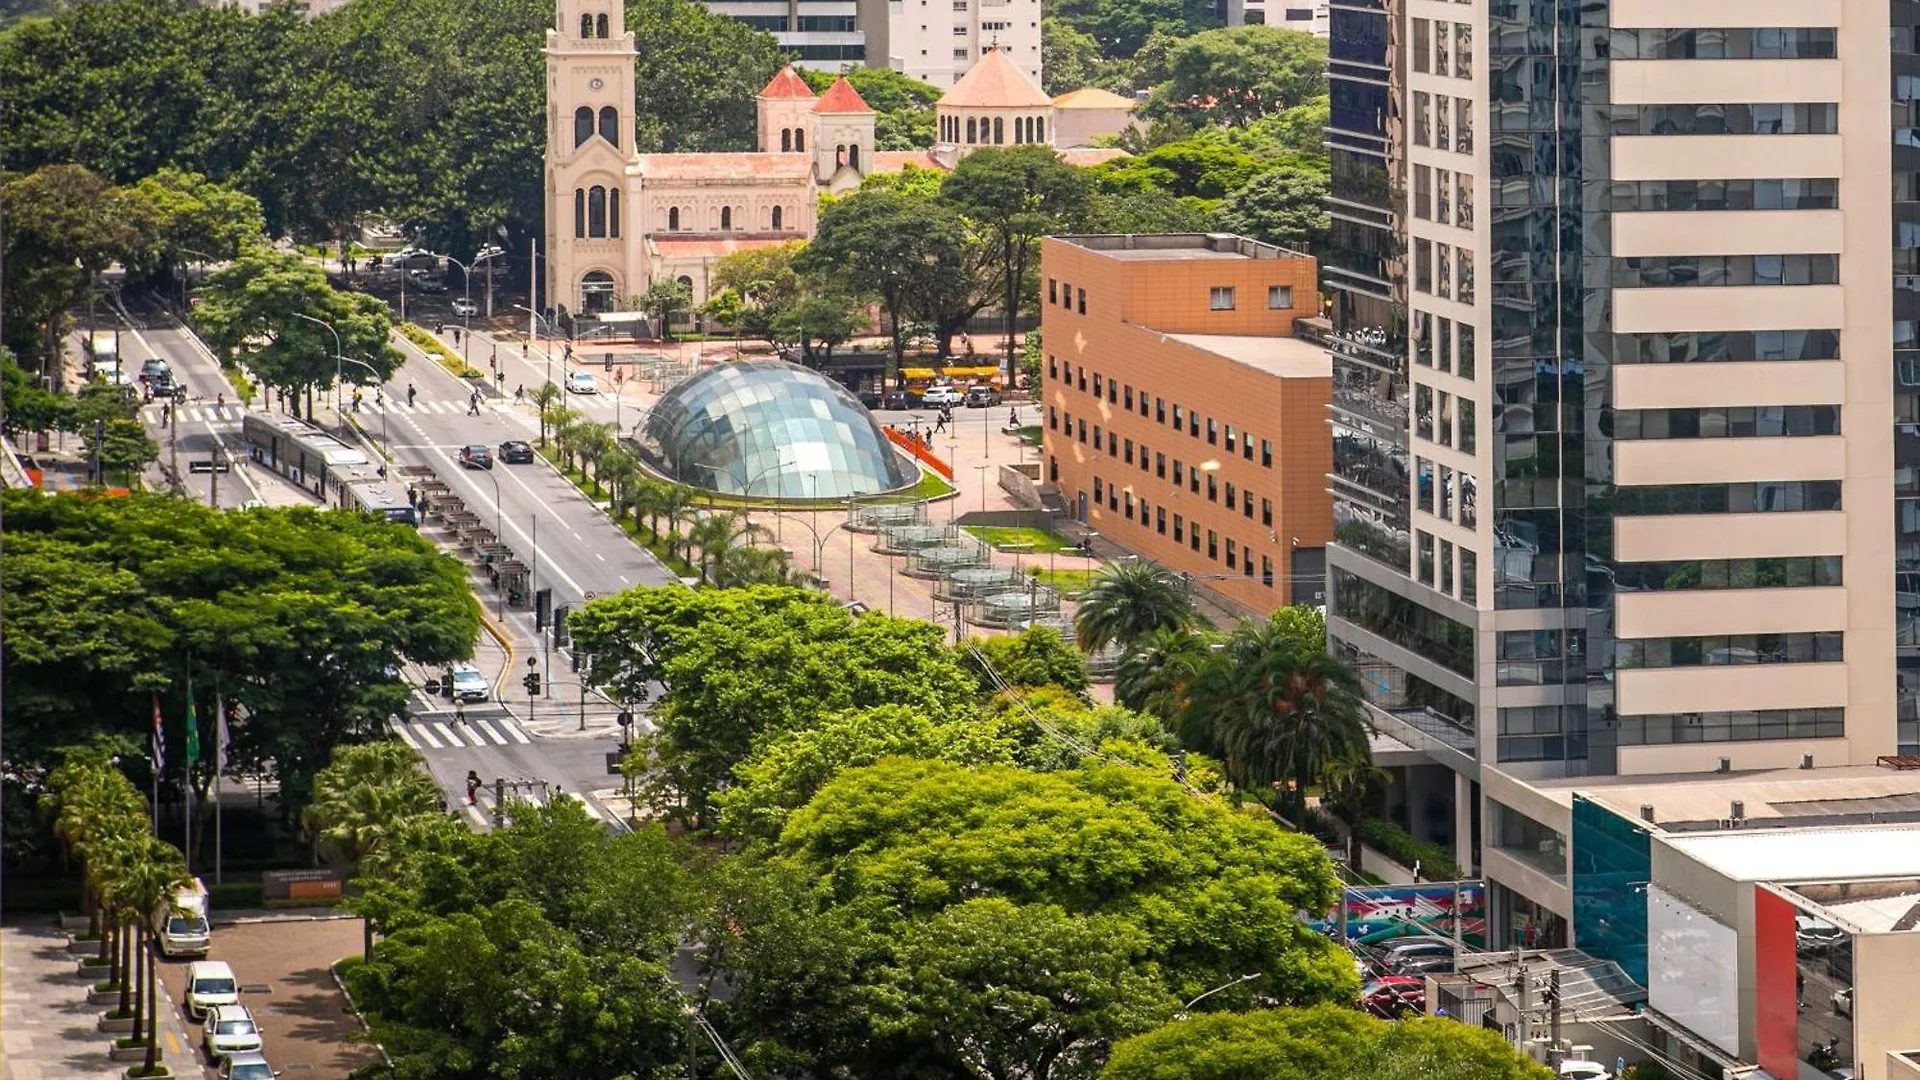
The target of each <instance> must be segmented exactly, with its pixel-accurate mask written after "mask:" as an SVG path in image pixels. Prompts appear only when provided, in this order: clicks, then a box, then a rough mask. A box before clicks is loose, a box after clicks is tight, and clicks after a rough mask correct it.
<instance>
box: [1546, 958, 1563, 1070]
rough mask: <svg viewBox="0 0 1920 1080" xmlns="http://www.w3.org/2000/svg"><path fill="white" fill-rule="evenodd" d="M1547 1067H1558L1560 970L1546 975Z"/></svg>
mask: <svg viewBox="0 0 1920 1080" xmlns="http://www.w3.org/2000/svg"><path fill="white" fill-rule="evenodd" d="M1547 1038H1548V1040H1549V1042H1548V1046H1547V1065H1548V1067H1550V1068H1553V1069H1555V1070H1558V1069H1559V1067H1560V1057H1561V1054H1560V969H1559V968H1554V969H1553V970H1552V971H1550V972H1548V973H1547Z"/></svg>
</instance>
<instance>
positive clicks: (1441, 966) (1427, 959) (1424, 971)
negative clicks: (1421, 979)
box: [1393, 953, 1453, 975]
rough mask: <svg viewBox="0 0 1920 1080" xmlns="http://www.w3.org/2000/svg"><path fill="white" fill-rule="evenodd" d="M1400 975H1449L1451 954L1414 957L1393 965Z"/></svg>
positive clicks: (1451, 963)
mask: <svg viewBox="0 0 1920 1080" xmlns="http://www.w3.org/2000/svg"><path fill="white" fill-rule="evenodd" d="M1393 970H1394V972H1395V973H1396V974H1400V975H1451V974H1453V954H1452V953H1444V954H1441V955H1437V956H1434V955H1429V956H1416V957H1414V958H1412V959H1410V960H1403V961H1401V962H1399V963H1397V964H1394V965H1393Z"/></svg>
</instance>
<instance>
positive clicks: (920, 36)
mask: <svg viewBox="0 0 1920 1080" xmlns="http://www.w3.org/2000/svg"><path fill="white" fill-rule="evenodd" d="M876 6H877V5H876ZM886 6H887V17H886V20H885V22H884V23H879V24H876V23H873V22H869V23H868V34H867V44H868V46H869V53H868V55H869V63H871V64H872V65H873V66H874V67H880V66H882V65H883V64H884V65H885V66H887V67H890V68H892V69H893V70H895V71H898V72H901V73H902V74H905V75H910V76H912V77H913V78H916V79H919V80H920V81H921V82H924V83H930V84H932V85H934V86H938V87H940V88H941V89H943V90H944V89H946V88H948V87H950V86H952V85H953V84H955V83H957V82H959V81H960V78H961V76H963V75H965V74H966V73H967V72H968V70H970V69H971V68H972V67H973V65H975V64H977V63H979V62H980V58H981V57H982V56H985V55H986V54H987V53H988V52H989V51H990V50H992V49H995V48H998V49H999V50H1000V51H1001V52H1002V53H1004V54H1005V55H1006V57H1007V58H1008V59H1009V60H1012V61H1013V64H1014V66H1015V67H1017V68H1019V69H1020V71H1021V73H1022V74H1024V75H1026V77H1027V78H1028V79H1031V80H1032V81H1033V83H1034V85H1036V86H1039V85H1043V81H1042V79H1041V77H1040V75H1041V72H1040V0H887V4H886ZM876 26H878V27H879V28H882V29H881V30H880V32H876Z"/></svg>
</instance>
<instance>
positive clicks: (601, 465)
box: [593, 443, 640, 521]
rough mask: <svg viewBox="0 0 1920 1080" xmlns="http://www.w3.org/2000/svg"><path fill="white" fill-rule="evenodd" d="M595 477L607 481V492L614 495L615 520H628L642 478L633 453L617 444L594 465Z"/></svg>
mask: <svg viewBox="0 0 1920 1080" xmlns="http://www.w3.org/2000/svg"><path fill="white" fill-rule="evenodd" d="M593 476H594V479H595V480H596V481H599V480H605V481H606V482H607V490H608V491H610V492H612V493H613V519H614V520H615V521H624V520H626V516H627V511H628V510H630V509H632V507H633V502H634V495H635V494H636V493H637V491H636V486H637V485H636V481H637V480H639V478H640V462H639V459H637V458H635V457H634V456H633V452H632V451H630V450H628V449H627V448H626V447H624V446H621V445H619V444H618V443H615V444H614V445H613V446H610V447H608V449H607V451H606V452H605V453H603V454H601V455H600V460H599V461H598V462H596V463H595V464H594V467H593Z"/></svg>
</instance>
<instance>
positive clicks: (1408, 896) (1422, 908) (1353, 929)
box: [1312, 881, 1487, 949]
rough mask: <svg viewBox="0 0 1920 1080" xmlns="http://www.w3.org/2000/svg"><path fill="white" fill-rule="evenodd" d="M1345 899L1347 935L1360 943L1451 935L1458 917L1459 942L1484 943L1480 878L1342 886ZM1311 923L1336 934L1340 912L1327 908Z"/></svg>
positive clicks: (1474, 945)
mask: <svg viewBox="0 0 1920 1080" xmlns="http://www.w3.org/2000/svg"><path fill="white" fill-rule="evenodd" d="M1345 903H1346V932H1347V938H1348V939H1349V940H1351V941H1355V942H1358V943H1360V944H1362V945H1373V944H1377V943H1379V942H1382V941H1391V940H1392V939H1394V938H1397V937H1406V936H1409V935H1413V934H1426V935H1433V934H1438V935H1440V936H1442V937H1448V938H1451V937H1452V936H1453V934H1454V923H1455V921H1456V920H1458V922H1459V924H1460V925H1459V930H1460V938H1461V941H1462V943H1463V944H1465V945H1466V946H1467V947H1468V948H1473V949H1484V948H1486V947H1487V889H1486V884H1485V883H1484V882H1480V881H1458V882H1454V881H1445V882H1438V883H1427V884H1422V885H1368V886H1352V887H1349V888H1348V889H1347V890H1346V896H1345ZM1312 925H1313V928H1314V929H1315V930H1317V931H1319V932H1320V933H1323V934H1327V935H1329V936H1338V934H1339V932H1340V912H1339V910H1338V909H1336V910H1334V911H1330V912H1328V913H1327V917H1326V918H1325V919H1322V920H1320V921H1318V922H1315V923H1313V924H1312Z"/></svg>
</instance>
